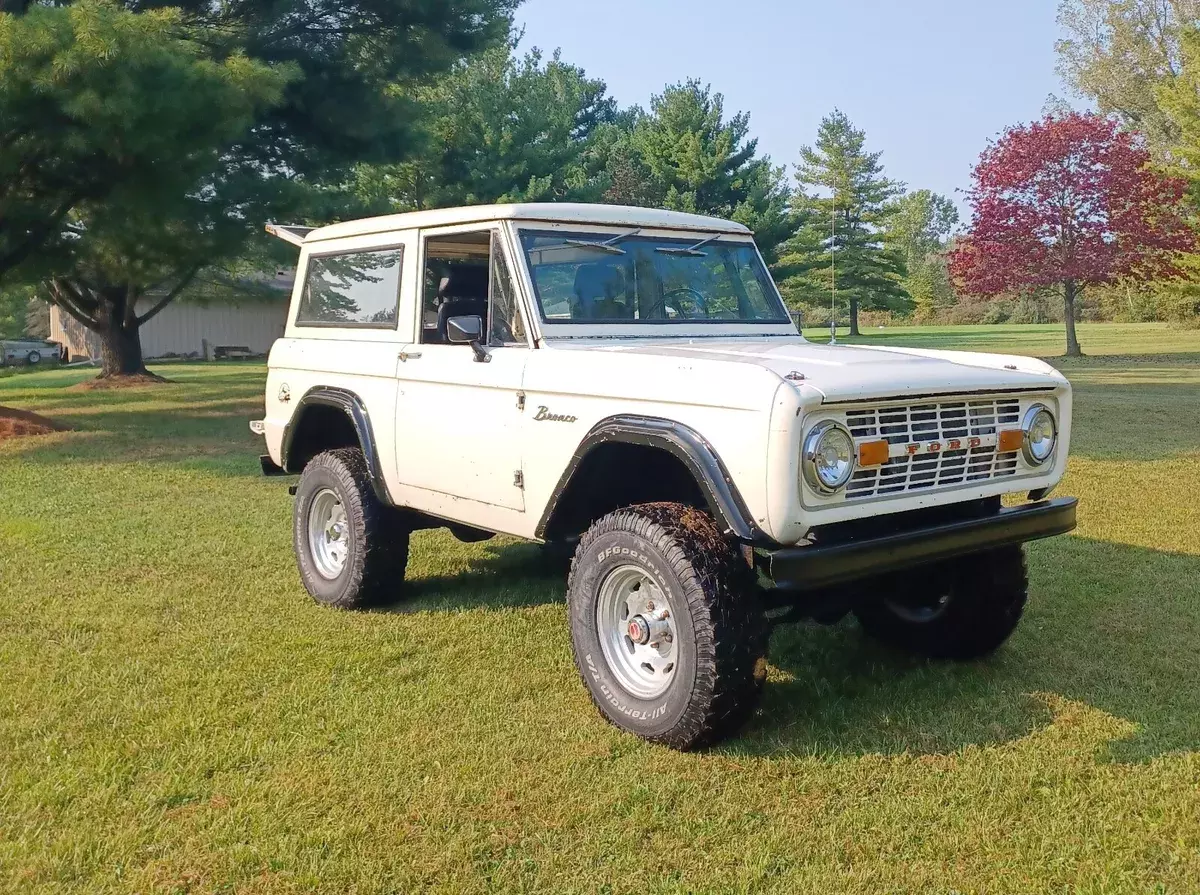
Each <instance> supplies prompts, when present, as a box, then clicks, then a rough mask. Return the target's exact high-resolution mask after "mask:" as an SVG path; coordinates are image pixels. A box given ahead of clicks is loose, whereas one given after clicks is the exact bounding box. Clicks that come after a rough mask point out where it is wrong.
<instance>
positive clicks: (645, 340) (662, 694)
mask: <svg viewBox="0 0 1200 895" xmlns="http://www.w3.org/2000/svg"><path fill="white" fill-rule="evenodd" d="M268 229H269V230H271V232H273V233H275V234H276V235H278V236H281V237H282V238H285V239H287V240H288V241H289V242H292V243H294V244H296V245H298V246H299V249H300V262H299V265H300V266H299V271H300V274H299V276H298V277H297V279H296V287H295V293H294V295H293V297H292V303H291V309H290V312H289V315H288V319H287V328H286V331H285V333H284V336H283V338H281V339H279V340H278V341H277V342H276V343H275V345H274V347H273V348H272V350H271V356H270V369H269V373H268V376H267V387H266V418H265V419H263V420H256V421H254V422H253V423H252V424H251V428H252V429H253V430H254V431H255V432H258V433H261V434H263V435H265V436H266V444H267V452H268V453H267V455H265V456H264V457H263V458H262V466H263V470H264V472H266V473H268V474H297V473H298V474H299V476H300V479H299V483H298V484H297V485H296V486H295V487H294V488H293V492H294V493H295V495H296V502H295V514H294V532H293V543H294V546H295V551H296V557H297V560H298V563H299V567H300V576H301V578H302V579H303V581H304V585H305V587H306V588H307V589H308V591H309V593H310V594H312V596H313V597H314V598H315V599H316V600H317V601H318V602H320V603H323V604H326V605H329V606H336V607H341V608H352V607H363V606H370V605H374V604H377V603H379V602H381V601H385V600H390V599H393V598H396V597H401V596H403V594H404V588H403V578H404V569H405V564H406V562H407V559H408V546H409V535H410V533H411V532H413V531H416V530H419V529H425V528H435V527H441V526H444V527H446V528H448V529H449V530H450V531H451V532H452V533H453V534H454V535H456V536H457V537H458V538H460V539H462V540H464V541H476V540H482V539H485V538H488V537H491V536H492V535H493V534H495V533H503V534H507V535H514V536H516V537H519V538H526V539H529V540H533V541H538V542H544V543H547V544H549V545H551V546H566V547H569V548H572V549H573V552H574V558H573V559H572V561H571V567H570V575H569V579H568V584H567V601H568V608H569V617H570V629H571V640H572V644H573V646H574V653H575V660H576V663H577V664H578V667H579V672H580V674H581V676H582V677H583V681H584V683H585V684H586V685H587V687H588V689H589V691H590V692H591V695H592V698H593V700H594V701H595V703H596V706H597V707H598V708H599V710H600V711H601V712H602V713H603V714H604V716H605V717H606V718H608V720H609V721H611V722H612V723H614V724H616V725H617V726H619V727H621V728H623V729H625V730H628V731H632V732H634V733H636V734H639V735H640V736H643V737H645V738H647V739H650V740H653V741H656V742H661V743H666V744H668V745H671V746H674V747H676V748H680V749H686V748H690V747H694V746H698V745H702V744H705V743H711V742H713V741H715V740H717V739H719V738H721V737H723V736H726V735H728V734H729V733H731V732H732V731H734V730H736V728H737V726H738V724H739V723H740V722H741V721H742V720H743V719H744V718H745V717H746V715H747V714H748V713H749V712H751V711H752V710H753V709H754V707H755V705H756V703H757V697H758V694H759V692H760V690H761V688H762V684H763V680H764V677H765V671H766V661H765V654H766V647H767V631H768V619H770V620H775V621H777V620H780V619H781V618H787V619H791V618H797V617H808V618H815V619H817V620H819V621H822V622H834V621H837V620H838V619H840V618H842V617H843V616H844V615H845V614H847V613H848V612H852V613H854V615H855V616H857V618H858V619H859V621H860V622H861V624H862V626H863V627H864V628H865V629H866V631H868V632H869V633H870V634H872V635H875V636H877V637H879V638H881V639H882V640H884V641H887V642H889V643H891V644H894V645H896V646H898V647H902V648H907V649H911V650H914V651H918V652H920V653H923V654H925V655H930V656H939V657H949V658H957V659H966V658H971V657H976V656H980V655H983V654H986V653H988V652H990V651H992V650H994V649H996V647H998V646H999V645H1000V644H1001V643H1003V642H1004V640H1005V639H1006V638H1007V637H1008V636H1009V634H1011V633H1012V631H1013V629H1014V627H1015V626H1016V624H1017V621H1018V619H1019V618H1020V616H1021V612H1022V610H1023V608H1024V605H1025V599H1026V589H1027V585H1026V575H1025V564H1024V555H1023V549H1022V546H1021V545H1022V543H1023V542H1025V541H1029V540H1032V539H1035V538H1042V537H1047V536H1049V535H1056V534H1060V533H1063V532H1067V531H1070V530H1071V529H1072V528H1073V527H1074V525H1075V500H1074V499H1070V498H1061V499H1055V500H1047V499H1046V497H1047V495H1048V494H1049V493H1050V490H1051V489H1052V488H1053V487H1054V485H1055V484H1056V483H1057V482H1058V481H1059V479H1060V478H1061V477H1062V475H1063V470H1064V468H1065V466H1066V462H1067V444H1068V438H1069V434H1070V419H1071V387H1070V385H1069V384H1068V383H1067V380H1066V379H1065V378H1063V376H1062V375H1061V374H1060V373H1058V372H1057V371H1056V370H1054V369H1053V368H1052V367H1050V366H1048V365H1046V364H1045V363H1042V362H1041V361H1038V360H1032V359H1030V358H1025V357H1003V356H998V355H989V354H975V353H962V352H951V351H923V350H920V351H919V350H913V349H904V348H885V347H862V346H853V347H851V346H844V345H819V344H814V343H812V342H808V341H806V340H805V339H804V338H803V337H802V336H801V335H800V334H799V333H798V332H797V330H796V327H795V325H794V324H793V322H792V320H791V319H790V318H789V315H788V313H787V311H786V309H785V307H784V305H783V302H782V301H781V300H780V297H779V293H778V292H777V291H776V288H775V285H774V284H773V283H772V281H771V278H770V276H769V275H768V273H767V269H766V266H765V265H764V264H763V260H762V257H761V256H760V255H759V253H758V250H757V249H756V247H755V245H754V241H753V238H752V236H751V234H750V232H749V231H748V230H747V229H746V228H745V227H743V226H741V225H740V224H736V223H732V222H730V221H724V220H717V219H714V218H708V217H700V216H697V215H691V214H681V213H676V212H669V211H658V210H652V209H644V208H624V207H618V206H610V205H604V206H601V205H570V204H527V205H499V206H479V207H474V208H450V209H442V210H437V211H420V212H414V213H410V214H400V215H392V216H387V217H376V218H370V219H367V220H359V221H349V222H346V223H340V224H333V225H331V226H327V227H321V228H319V229H315V230H310V229H306V228H297V227H290V228H289V227H275V226H272V227H269V228H268ZM1005 494H1009V495H1013V494H1019V495H1020V497H1021V498H1023V500H1021V501H1016V502H1014V501H1010V502H1009V503H1010V505H1008V506H1002V505H1001V497H1002V496H1003V495H1005ZM768 613H769V614H770V615H769V616H768Z"/></svg>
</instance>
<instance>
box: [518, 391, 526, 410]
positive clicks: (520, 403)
mask: <svg viewBox="0 0 1200 895" xmlns="http://www.w3.org/2000/svg"><path fill="white" fill-rule="evenodd" d="M524 409H525V393H524V392H517V410H524Z"/></svg>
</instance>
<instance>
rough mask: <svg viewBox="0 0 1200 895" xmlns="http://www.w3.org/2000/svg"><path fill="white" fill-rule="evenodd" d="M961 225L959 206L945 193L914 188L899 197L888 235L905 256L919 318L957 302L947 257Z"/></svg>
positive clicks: (907, 287)
mask: <svg viewBox="0 0 1200 895" xmlns="http://www.w3.org/2000/svg"><path fill="white" fill-rule="evenodd" d="M957 225H958V209H957V208H955V207H954V203H953V202H951V201H950V200H949V199H947V198H946V197H945V196H940V195H938V194H937V193H934V192H931V191H930V190H914V191H913V192H910V193H905V194H904V195H903V196H901V197H900V198H899V199H897V200H896V203H895V206H894V209H893V212H892V214H891V216H890V218H889V220H888V222H887V227H886V230H885V236H886V239H887V242H888V243H889V245H891V246H892V247H893V248H894V249H895V250H897V251H898V252H900V253H902V254H903V255H904V261H905V268H906V270H907V273H906V274H905V276H904V279H903V281H902V285H903V286H904V291H905V292H907V293H908V294H909V296H910V297H911V298H912V300H913V305H914V308H915V311H916V316H917V317H918V318H921V319H932V317H933V315H934V313H935V312H936V310H937V309H938V308H944V307H949V306H950V305H952V304H953V303H954V290H953V287H952V285H951V283H950V277H949V274H948V273H947V270H946V257H945V256H946V247H947V244H948V241H949V239H950V234H951V233H952V232H953V230H954V228H955V227H956V226H957Z"/></svg>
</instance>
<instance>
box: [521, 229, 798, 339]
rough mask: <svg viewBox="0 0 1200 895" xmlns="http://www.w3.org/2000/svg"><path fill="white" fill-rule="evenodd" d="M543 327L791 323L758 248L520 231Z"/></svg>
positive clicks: (689, 239) (707, 238) (710, 239)
mask: <svg viewBox="0 0 1200 895" xmlns="http://www.w3.org/2000/svg"><path fill="white" fill-rule="evenodd" d="M521 246H522V248H523V249H524V251H525V258H526V261H527V262H528V264H529V273H530V276H531V277H532V279H533V286H534V291H535V292H536V293H537V300H538V304H539V306H540V310H541V314H542V320H543V321H545V322H546V323H552V324H557V323H590V324H606V323H630V322H640V323H655V324H664V323H665V324H670V323H788V322H790V321H789V318H788V315H787V312H786V311H785V310H784V307H783V304H782V303H781V302H780V300H779V293H777V292H776V291H775V285H774V284H773V283H772V282H771V278H770V276H769V275H768V274H767V271H766V269H765V268H764V267H763V263H762V259H761V258H760V257H759V255H758V252H757V250H756V249H755V248H754V244H753V243H750V242H736V241H733V240H730V239H724V238H722V237H720V236H719V235H717V236H714V235H711V234H705V233H697V234H693V235H689V236H685V237H681V238H670V239H667V238H663V237H651V236H641V235H639V232H638V231H637V230H631V231H627V232H624V233H619V234H616V235H615V236H614V234H612V233H583V232H580V233H576V232H565V231H561V230H558V231H552V232H551V231H534V230H522V231H521Z"/></svg>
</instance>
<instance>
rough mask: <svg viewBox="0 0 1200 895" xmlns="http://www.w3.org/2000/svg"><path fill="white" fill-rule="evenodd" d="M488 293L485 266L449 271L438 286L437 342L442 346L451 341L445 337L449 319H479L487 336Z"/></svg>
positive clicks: (456, 268) (464, 266) (465, 267)
mask: <svg viewBox="0 0 1200 895" xmlns="http://www.w3.org/2000/svg"><path fill="white" fill-rule="evenodd" d="M487 294H488V269H487V267H485V266H466V265H463V266H460V267H453V268H451V270H450V272H449V273H448V274H447V275H446V276H444V277H442V281H441V282H440V283H439V284H438V311H437V334H438V341H439V342H440V343H442V344H443V345H444V344H446V343H448V342H449V341H450V340H449V339H448V338H447V336H446V321H448V320H449V319H450V318H451V317H471V316H475V317H478V318H479V319H480V321H481V322H482V323H483V325H484V332H485V333H486V331H487V309H488V299H487Z"/></svg>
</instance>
